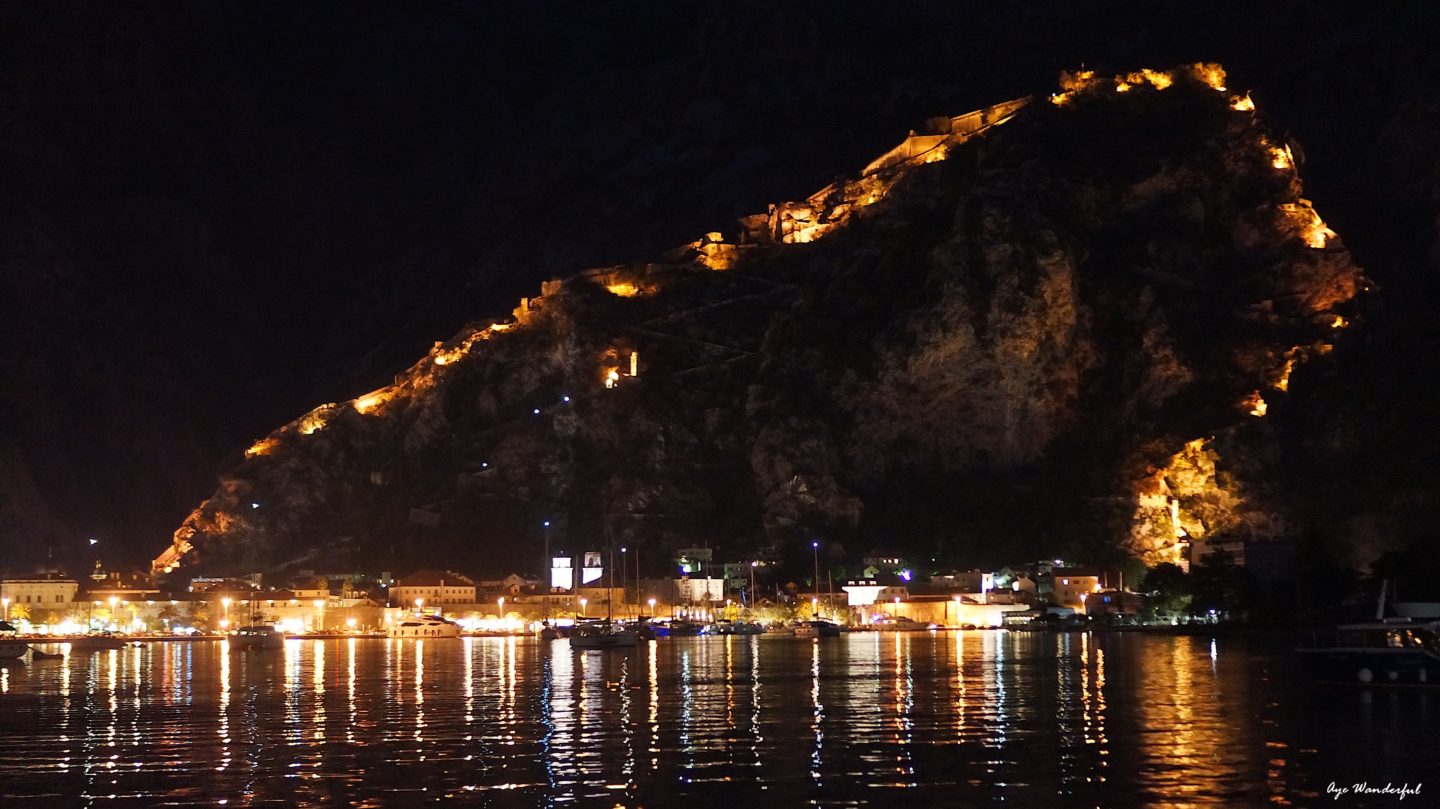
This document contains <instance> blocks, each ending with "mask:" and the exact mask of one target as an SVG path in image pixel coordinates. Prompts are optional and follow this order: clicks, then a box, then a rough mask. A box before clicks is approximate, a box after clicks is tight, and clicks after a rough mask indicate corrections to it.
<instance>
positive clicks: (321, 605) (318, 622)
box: [310, 598, 325, 632]
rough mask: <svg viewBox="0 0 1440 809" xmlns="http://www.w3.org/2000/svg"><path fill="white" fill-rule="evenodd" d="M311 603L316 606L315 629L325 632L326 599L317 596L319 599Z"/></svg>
mask: <svg viewBox="0 0 1440 809" xmlns="http://www.w3.org/2000/svg"><path fill="white" fill-rule="evenodd" d="M310 604H311V605H312V606H314V607H315V631H316V632H324V631H325V601H324V600H323V599H319V598H317V599H315V600H314V601H312V602H310Z"/></svg>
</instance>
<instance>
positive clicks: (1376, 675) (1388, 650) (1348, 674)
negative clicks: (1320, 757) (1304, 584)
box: [1296, 618, 1440, 688]
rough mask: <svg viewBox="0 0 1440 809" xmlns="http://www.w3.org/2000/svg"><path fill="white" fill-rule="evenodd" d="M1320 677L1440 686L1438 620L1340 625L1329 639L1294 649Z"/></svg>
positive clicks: (1362, 682)
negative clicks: (1331, 638)
mask: <svg viewBox="0 0 1440 809" xmlns="http://www.w3.org/2000/svg"><path fill="white" fill-rule="evenodd" d="M1296 652H1298V653H1299V654H1300V655H1301V657H1302V659H1304V660H1305V662H1306V665H1307V666H1308V668H1309V669H1310V673H1311V675H1312V676H1313V677H1314V678H1315V679H1317V680H1320V681H1322V682H1327V683H1344V684H1359V685H1391V686H1429V687H1432V688H1433V687H1436V686H1440V621H1431V622H1429V623H1418V622H1415V621H1412V620H1411V619H1409V618H1387V619H1384V620H1379V621H1369V622H1365V623H1356V624H1342V625H1341V626H1339V627H1338V628H1337V629H1336V632H1335V638H1334V641H1333V642H1327V643H1321V642H1319V639H1318V638H1315V639H1313V643H1312V645H1311V646H1305V647H1301V648H1299V649H1296Z"/></svg>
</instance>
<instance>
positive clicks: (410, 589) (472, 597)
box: [390, 570, 479, 607]
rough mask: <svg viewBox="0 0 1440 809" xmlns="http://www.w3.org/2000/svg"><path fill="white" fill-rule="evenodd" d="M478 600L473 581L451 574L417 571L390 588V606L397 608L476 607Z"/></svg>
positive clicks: (444, 571) (436, 571) (439, 571)
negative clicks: (470, 605)
mask: <svg viewBox="0 0 1440 809" xmlns="http://www.w3.org/2000/svg"><path fill="white" fill-rule="evenodd" d="M478 596H479V591H478V589H477V587H476V585H475V581H474V580H473V579H471V578H469V577H467V576H462V575H460V574H459V573H455V572H454V571H450V570H417V571H416V572H414V573H411V574H410V575H409V576H405V577H404V578H402V579H400V580H399V581H397V582H395V586H394V587H391V588H390V604H391V605H392V606H397V607H411V606H414V605H416V604H417V603H419V604H423V605H424V606H426V607H430V606H433V607H445V606H447V605H458V604H474V603H476V598H478Z"/></svg>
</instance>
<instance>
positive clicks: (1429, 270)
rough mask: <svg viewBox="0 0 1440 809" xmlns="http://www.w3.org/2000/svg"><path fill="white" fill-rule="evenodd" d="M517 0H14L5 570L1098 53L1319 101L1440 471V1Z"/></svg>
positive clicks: (1279, 110)
mask: <svg viewBox="0 0 1440 809" xmlns="http://www.w3.org/2000/svg"><path fill="white" fill-rule="evenodd" d="M515 5H516V8H512V9H509V10H507V11H504V12H499V11H497V10H496V8H495V7H494V6H493V5H492V4H483V3H475V4H461V3H423V4H389V5H377V4H367V3H346V4H325V3H308V4H303V5H298V4H262V3H250V2H246V3H204V4H201V3H189V4H179V3H126V4H104V5H102V4H98V3H95V4H63V3H36V2H7V3H4V4H3V5H0V178H3V182H0V387H3V390H0V407H3V411H0V542H3V543H4V547H5V558H4V559H3V560H0V567H9V568H21V569H23V568H24V567H25V566H26V565H29V564H32V563H33V562H34V561H36V560H38V559H39V558H42V557H43V555H44V552H45V548H46V547H47V545H48V546H53V548H54V549H55V552H56V555H57V556H59V557H61V558H62V559H65V560H67V561H71V562H76V561H80V562H83V561H84V559H85V558H86V557H85V553H86V552H87V551H86V547H87V546H86V544H85V543H86V539H87V538H88V537H91V536H95V537H98V538H100V539H101V545H100V547H101V548H102V550H103V551H104V556H105V557H106V558H107V559H109V560H110V561H111V563H112V564H141V563H143V562H144V561H146V560H148V559H149V558H150V557H151V556H153V555H154V554H155V553H156V552H158V551H159V550H160V549H161V548H162V547H163V546H164V545H165V544H166V543H167V542H168V540H169V535H170V532H171V531H173V530H174V528H175V527H176V526H177V525H178V524H179V523H180V521H181V520H182V519H183V517H184V516H185V514H186V513H188V511H189V510H190V509H191V508H193V507H194V505H195V504H196V503H198V502H199V501H200V500H202V499H203V498H204V497H205V496H206V495H207V494H208V493H209V492H210V491H211V490H212V489H213V487H214V483H215V476H216V474H217V472H219V471H220V470H222V469H224V468H226V467H228V466H232V465H234V463H236V462H237V461H238V460H239V458H240V453H241V451H242V450H243V448H244V447H245V446H247V445H248V444H249V443H250V442H251V441H252V440H253V439H255V438H256V437H258V436H261V435H263V434H265V433H266V432H268V431H269V430H271V429H272V428H274V427H275V426H277V425H279V424H281V423H283V422H285V421H288V420H289V419H291V418H294V417H296V416H297V415H299V414H301V413H303V412H305V411H306V410H308V409H309V408H310V407H312V406H314V405H316V404H318V403H320V402H327V401H336V400H341V399H345V398H349V397H351V396H353V395H355V394H356V393H359V392H361V391H364V390H368V389H370V388H372V387H375V386H376V385H379V384H383V383H385V382H386V381H388V379H389V377H390V375H391V374H392V373H394V372H395V371H397V370H399V369H401V368H403V367H404V366H405V365H407V364H408V363H409V362H411V361H413V359H414V358H415V357H416V356H418V355H419V354H420V353H421V352H423V351H424V350H425V349H426V348H428V347H429V345H430V343H431V342H432V341H434V340H438V339H444V338H446V337H448V336H450V335H451V334H452V333H453V332H454V331H455V330H456V329H457V328H459V327H460V326H461V325H462V324H463V323H464V322H466V321H467V320H471V319H481V318H483V317H485V316H487V315H496V314H503V313H506V312H508V311H509V309H510V307H511V306H513V305H514V304H513V302H514V299H515V298H517V297H519V296H520V295H525V294H533V293H534V290H535V289H536V288H537V287H538V284H539V281H540V280H542V279H545V278H550V277H555V276H562V275H568V274H571V273H574V272H577V271H579V270H581V269H584V268H587V267H592V266H599V265H603V264H607V263H614V262H619V261H624V260H636V259H642V258H645V257H648V256H651V255H653V254H655V253H658V252H660V251H662V250H664V249H666V248H668V247H671V246H673V245H676V244H679V243H681V242H684V241H689V240H690V239H693V238H695V236H697V235H698V234H700V233H702V232H705V231H708V230H721V229H724V230H729V229H730V226H731V224H732V223H733V220H734V218H735V217H736V216H738V215H741V214H745V213H751V212H756V211H762V210H764V208H765V205H766V203H767V202H771V201H779V200H783V199H794V198H797V197H800V196H802V195H804V194H806V193H809V192H810V191H813V190H814V189H816V188H819V187H820V186H822V185H824V184H825V183H826V182H828V181H829V180H831V179H832V178H833V177H834V176H836V175H839V174H844V173H854V172H855V171H856V170H858V169H859V168H860V167H861V166H863V165H864V163H865V162H866V161H867V160H868V159H870V158H871V157H873V156H874V155H876V154H879V153H880V152H882V151H883V150H884V149H886V148H888V147H889V146H890V145H892V144H893V143H894V142H895V141H896V140H898V139H899V138H900V137H901V136H903V135H904V134H905V132H906V131H907V130H910V129H918V128H920V127H921V126H922V124H923V122H924V120H925V119H926V118H927V117H930V116H935V115H952V114H958V113H960V112H964V111H968V110H971V109H975V108H977V107H980V106H983V105H985V104H988V103H993V102H995V101H998V100H1002V99H1007V98H1012V97H1015V96H1018V95H1021V94H1025V93H1032V92H1047V91H1048V90H1049V89H1050V88H1052V87H1053V85H1054V82H1055V77H1056V74H1057V73H1058V72H1059V71H1060V70H1062V69H1069V68H1074V67H1077V66H1080V65H1082V64H1083V65H1087V66H1092V67H1096V68H1099V69H1102V70H1116V71H1118V70H1127V69H1133V68H1137V67H1142V66H1154V67H1169V66H1172V65H1174V64H1178V63H1182V62H1190V61H1198V60H1210V61H1219V62H1222V63H1223V64H1224V65H1225V66H1226V67H1227V69H1228V70H1229V72H1230V76H1231V84H1232V86H1235V87H1238V88H1253V89H1254V95H1255V98H1256V100H1257V102H1258V103H1259V104H1260V106H1261V109H1262V110H1265V111H1267V112H1269V113H1271V114H1273V115H1274V116H1275V117H1276V118H1277V119H1278V120H1279V121H1281V122H1282V123H1283V124H1284V125H1285V126H1286V127H1288V128H1289V130H1290V131H1291V133H1292V134H1293V136H1294V137H1295V138H1296V139H1297V140H1298V141H1299V143H1300V144H1302V145H1303V147H1304V149H1305V156H1306V158H1307V163H1306V165H1305V168H1304V174H1305V177H1306V183H1307V191H1308V193H1309V194H1310V196H1311V198H1312V199H1313V200H1314V201H1315V205H1316V207H1317V208H1318V209H1320V210H1323V211H1324V212H1325V218H1326V220H1327V222H1328V223H1329V224H1330V225H1331V226H1333V227H1334V228H1335V229H1336V230H1337V231H1339V232H1340V233H1341V234H1342V236H1343V237H1344V238H1345V240H1346V244H1347V245H1348V246H1349V247H1350V249H1351V250H1352V251H1353V253H1354V255H1355V257H1356V259H1357V260H1358V261H1359V263H1360V264H1361V265H1362V266H1364V267H1365V268H1366V270H1367V272H1368V273H1369V274H1370V275H1371V277H1373V278H1374V279H1376V280H1377V281H1378V282H1379V285H1380V288H1381V291H1382V295H1383V299H1382V300H1383V304H1382V305H1381V306H1380V308H1378V309H1377V310H1376V311H1375V312H1373V313H1372V314H1371V317H1370V323H1369V328H1368V333H1367V335H1366V336H1365V337H1364V338H1362V339H1363V341H1364V343H1365V345H1366V346H1368V348H1363V349H1362V351H1361V353H1360V354H1358V355H1357V356H1358V357H1360V359H1355V360H1352V361H1351V365H1352V366H1354V367H1350V368H1349V369H1348V372H1349V373H1350V374H1351V377H1350V383H1351V384H1354V385H1355V386H1356V387H1357V390H1359V391H1360V395H1364V396H1371V397H1373V398H1375V399H1376V400H1377V401H1383V402H1385V403H1386V413H1387V418H1389V419H1390V420H1393V421H1394V422H1395V424H1393V425H1391V426H1390V427H1388V428H1387V429H1391V430H1392V432H1393V434H1394V435H1397V436H1405V435H1406V434H1407V431H1409V432H1411V433H1413V434H1414V436H1419V437H1417V438H1415V440H1413V441H1409V442H1406V441H1401V440H1398V439H1396V441H1397V445H1407V446H1409V449H1408V450H1406V452H1408V453H1409V454H1407V455H1404V457H1401V456H1399V455H1397V457H1396V459H1395V461H1396V466H1397V468H1401V469H1405V468H1419V469H1421V470H1424V469H1428V463H1429V457H1431V456H1429V455H1427V454H1426V453H1427V452H1428V449H1429V448H1431V447H1432V445H1433V443H1434V439H1433V437H1430V438H1426V437H1424V436H1432V435H1433V432H1434V422H1433V421H1430V419H1431V417H1432V416H1433V415H1435V413H1436V397H1435V395H1434V390H1435V388H1434V385H1435V382H1436V381H1437V378H1440V375H1437V373H1436V364H1437V360H1436V359H1434V358H1435V357H1436V356H1440V351H1437V350H1436V349H1437V348H1440V325H1436V323H1435V322H1434V319H1433V318H1432V317H1431V316H1430V315H1429V312H1430V310H1431V308H1432V307H1431V306H1430V305H1429V304H1428V301H1429V300H1430V299H1431V298H1430V296H1432V295H1433V294H1434V293H1435V292H1436V291H1437V290H1436V287H1437V286H1440V283H1437V281H1440V272H1437V264H1440V241H1437V239H1436V223H1437V212H1440V203H1437V199H1440V173H1437V170H1436V166H1437V155H1440V142H1437V141H1440V134H1437V133H1440V89H1437V88H1440V55H1437V52H1436V50H1435V49H1434V47H1433V45H1434V43H1435V42H1437V41H1440V12H1436V11H1435V10H1434V8H1433V7H1432V6H1430V5H1428V4H1423V3H1413V4H1401V5H1394V6H1390V7H1388V8H1387V10H1386V12H1385V13H1384V14H1383V15H1382V14H1381V13H1380V12H1378V11H1375V10H1372V9H1366V8H1359V7H1358V6H1359V5H1361V4H1353V3H1310V2H1284V3H1269V4H1259V5H1263V8H1260V9H1256V8H1252V4H1249V3H1236V4H1228V5H1217V4H1187V5H1186V6H1184V8H1183V10H1180V9H1179V8H1178V7H1177V8H1176V9H1168V8H1157V7H1153V6H1150V5H1145V4H1141V5H1137V4H1133V3H1123V4H1122V3H1101V4H1095V3H1084V4H1066V5H1063V6H1061V5H1049V4H1015V7H1014V8H1011V7H1009V6H1008V4H997V5H999V6H1000V7H996V6H995V5H991V4H984V5H975V6H971V5H968V4H957V3H948V2H947V3H935V4H926V3H908V4H904V5H903V6H902V5H898V4H883V5H881V4H872V5H869V6H865V7H862V6H860V5H858V4H819V5H814V4H812V5H794V4H774V3H766V4H758V3H757V4H745V3H723V4H713V5H697V4H680V3H671V2H653V3H633V2H632V3H625V4H613V5H612V4H604V3H584V4H581V3H546V4H515ZM1427 429H1428V430H1429V432H1425V433H1424V436H1421V432H1422V431H1424V430H1427ZM1387 435H1388V434H1387ZM1380 440H1382V441H1383V440H1388V439H1385V438H1384V437H1383V436H1382V437H1381V439H1380Z"/></svg>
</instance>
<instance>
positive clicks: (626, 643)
mask: <svg viewBox="0 0 1440 809" xmlns="http://www.w3.org/2000/svg"><path fill="white" fill-rule="evenodd" d="M605 535H606V536H605V545H606V551H608V552H609V555H610V560H609V562H610V567H609V569H608V570H607V571H606V573H605V575H606V576H609V577H611V578H609V579H607V580H606V583H607V584H613V581H614V578H613V577H614V575H615V543H614V542H612V541H610V531H609V520H606V531H605ZM607 590H608V591H609V597H607V598H606V599H605V620H603V621H594V622H590V623H582V624H577V625H576V626H575V630H574V632H573V633H572V634H571V635H570V648H571V649H633V648H635V645H636V644H637V643H639V641H640V633H639V632H637V631H636V630H635V629H634V628H633V627H625V626H622V625H620V624H617V623H615V588H614V587H613V586H610V587H607Z"/></svg>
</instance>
